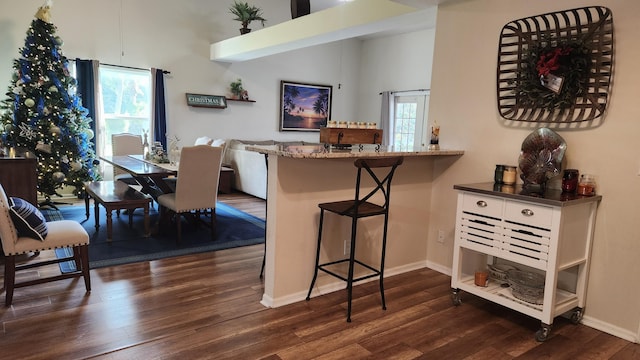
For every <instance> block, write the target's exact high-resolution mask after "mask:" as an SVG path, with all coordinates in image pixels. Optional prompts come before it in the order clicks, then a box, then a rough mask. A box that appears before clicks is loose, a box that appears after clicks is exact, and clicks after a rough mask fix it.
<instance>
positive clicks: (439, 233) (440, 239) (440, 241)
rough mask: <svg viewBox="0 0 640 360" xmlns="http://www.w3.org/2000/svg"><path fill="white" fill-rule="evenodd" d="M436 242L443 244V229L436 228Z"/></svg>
mask: <svg viewBox="0 0 640 360" xmlns="http://www.w3.org/2000/svg"><path fill="white" fill-rule="evenodd" d="M438 242H439V243H440V244H444V231H443V230H438Z"/></svg>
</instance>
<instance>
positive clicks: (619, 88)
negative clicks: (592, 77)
mask: <svg viewBox="0 0 640 360" xmlns="http://www.w3.org/2000/svg"><path fill="white" fill-rule="evenodd" d="M599 4H601V5H603V6H607V7H609V8H610V9H611V10H612V12H613V20H614V32H615V60H614V61H615V71H614V78H613V87H612V90H611V97H610V101H609V105H608V108H607V113H606V116H605V117H604V119H602V120H599V121H595V122H593V123H581V124H579V125H577V126H571V127H563V128H561V129H557V130H556V131H557V132H558V133H559V134H560V135H561V136H562V137H563V138H564V139H565V141H566V142H567V151H566V154H565V159H566V167H569V168H577V169H579V170H580V172H581V173H591V174H595V175H596V177H597V183H598V188H597V189H598V193H600V194H601V195H602V196H603V200H602V202H601V204H600V206H599V210H598V216H597V223H596V232H595V239H594V246H593V257H592V259H593V261H592V266H591V276H590V279H589V285H588V294H587V304H586V309H585V318H584V322H585V323H587V324H588V325H591V326H594V327H596V328H599V329H602V330H605V331H608V332H611V333H613V334H616V335H618V336H621V337H624V338H626V339H629V340H635V341H638V339H639V336H638V329H639V325H640V306H639V303H638V299H640V282H638V281H636V280H635V274H638V273H640V261H638V256H639V255H640V241H639V239H640V230H639V228H638V226H637V224H638V223H640V212H638V211H637V206H638V203H639V201H640V193H639V192H638V191H637V189H638V188H639V186H640V176H638V171H639V170H638V169H639V168H640V142H639V141H638V134H640V122H638V118H639V117H640V107H638V100H637V96H638V90H637V89H638V83H640V71H639V70H638V64H640V47H639V46H638V39H639V38H640V27H639V26H638V19H637V15H638V14H640V2H638V1H628V0H605V1H600V2H599ZM590 5H593V2H592V1H582V0H565V1H562V3H559V2H558V1H555V0H538V1H529V0H473V1H454V2H451V3H445V4H443V5H441V6H440V8H439V11H438V18H437V31H436V39H435V51H434V54H435V55H434V63H433V68H434V71H433V75H432V76H433V77H432V82H431V107H430V113H429V117H430V118H437V119H438V122H439V123H440V125H441V138H440V141H441V146H445V147H452V148H462V149H464V150H465V155H464V156H463V157H462V158H461V159H460V160H458V161H456V162H455V163H448V162H446V161H442V162H441V163H439V164H438V165H437V167H439V168H438V169H436V170H435V175H434V176H435V177H436V180H434V183H433V194H432V196H433V202H432V204H433V206H434V209H433V210H434V211H433V214H434V215H433V216H432V219H431V227H432V231H430V237H429V243H430V247H429V248H428V258H429V261H430V262H433V263H437V264H441V265H443V266H445V267H450V266H451V262H452V256H451V253H452V244H451V242H452V234H453V228H454V225H455V224H454V223H455V205H456V201H455V195H456V194H455V192H454V191H453V189H452V186H453V185H454V184H456V183H471V182H480V181H492V179H493V178H492V176H493V170H494V168H495V164H502V163H506V164H517V161H518V156H519V153H520V145H521V143H522V141H523V140H524V138H525V137H526V136H527V135H528V134H529V133H530V132H531V131H532V130H533V129H534V128H537V127H541V126H544V125H545V124H532V125H531V126H529V125H525V124H522V123H517V122H509V121H505V120H504V119H502V118H501V117H500V116H499V113H498V111H497V106H496V103H497V100H496V74H495V69H496V59H497V48H498V46H497V42H498V38H499V34H500V30H501V28H502V26H504V25H505V24H506V23H508V22H510V21H512V20H515V19H519V18H523V17H527V16H531V15H536V14H542V13H547V12H552V11H558V10H565V9H571V8H576V7H582V6H590ZM436 228H440V229H445V230H447V234H449V235H450V236H448V237H447V239H448V241H446V242H445V244H444V246H442V245H440V244H437V243H436V238H435V235H434V232H433V231H434V229H436ZM632 274H634V275H632Z"/></svg>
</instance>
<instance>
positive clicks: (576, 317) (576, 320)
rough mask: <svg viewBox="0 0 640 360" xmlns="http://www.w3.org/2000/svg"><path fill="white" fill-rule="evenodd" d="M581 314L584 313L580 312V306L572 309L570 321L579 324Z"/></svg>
mask: <svg viewBox="0 0 640 360" xmlns="http://www.w3.org/2000/svg"><path fill="white" fill-rule="evenodd" d="M582 315H584V314H583V313H582V309H581V308H577V309H575V310H573V313H571V323H572V324H574V325H578V324H580V321H582Z"/></svg>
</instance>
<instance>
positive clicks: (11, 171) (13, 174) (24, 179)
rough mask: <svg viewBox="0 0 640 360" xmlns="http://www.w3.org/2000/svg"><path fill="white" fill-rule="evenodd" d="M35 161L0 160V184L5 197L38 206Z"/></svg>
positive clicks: (25, 159) (21, 159)
mask: <svg viewBox="0 0 640 360" xmlns="http://www.w3.org/2000/svg"><path fill="white" fill-rule="evenodd" d="M37 176H38V175H37V171H36V159H33V158H29V159H28V158H21V157H18V158H7V157H4V158H0V184H2V187H3V188H4V191H5V192H6V193H7V196H15V197H19V198H22V199H24V200H27V201H28V202H30V203H32V204H33V205H35V206H38V178H37Z"/></svg>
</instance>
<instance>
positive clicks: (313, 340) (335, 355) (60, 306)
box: [0, 193, 640, 360]
mask: <svg viewBox="0 0 640 360" xmlns="http://www.w3.org/2000/svg"><path fill="white" fill-rule="evenodd" d="M220 201H223V202H225V203H228V204H230V205H232V206H234V207H236V208H238V209H241V210H244V211H246V212H249V213H252V214H254V215H256V216H259V217H264V215H265V208H264V202H263V201H262V200H259V199H255V198H253V197H250V196H246V195H243V194H237V193H236V194H230V195H221V197H220ZM263 250H264V247H263V245H255V246H249V247H244V248H236V249H230V250H223V251H217V252H212V253H204V254H198V255H189V256H184V257H176V258H170V259H163V260H157V261H152V262H146V263H138V264H130V265H123V266H117V267H112V268H101V269H95V270H91V276H92V278H91V279H92V285H93V289H92V291H91V293H90V294H87V293H85V290H84V285H83V284H82V281H81V280H65V281H61V282H57V283H49V284H43V285H40V286H35V287H29V288H22V289H17V290H16V293H15V296H14V303H13V306H12V307H10V308H5V307H0V321H1V324H2V327H1V328H0V358H1V359H85V358H94V359H183V360H187V359H296V360H297V359H640V345H639V344H633V343H630V342H628V341H625V340H622V339H619V338H617V337H614V336H611V335H608V334H606V333H603V332H600V331H597V330H594V329H592V328H589V327H586V326H584V325H573V324H571V323H570V322H569V321H568V320H565V319H563V318H558V319H556V321H555V323H554V328H553V331H552V333H551V335H550V338H549V339H548V340H547V341H546V342H544V343H538V342H536V341H535V340H534V332H535V331H536V330H537V329H538V327H539V322H538V321H537V320H534V319H532V318H529V317H527V316H524V315H521V314H519V313H516V312H513V311H510V310H508V309H506V308H503V307H501V306H498V305H495V304H492V303H490V302H487V301H484V300H482V299H479V298H476V297H473V296H471V295H468V294H463V295H462V301H463V303H462V305H460V306H458V307H455V306H453V305H452V302H451V298H450V277H449V276H446V275H442V274H440V273H438V272H435V271H433V270H429V269H422V270H416V271H412V272H409V273H405V274H401V275H397V276H392V277H389V278H388V279H387V280H386V281H385V285H386V292H385V293H386V296H387V307H388V309H387V310H386V311H383V310H381V309H380V298H379V293H378V288H377V282H370V283H365V284H361V285H358V286H356V287H355V288H354V302H353V315H352V320H353V322H352V323H347V322H346V321H345V312H346V309H345V308H346V293H345V292H344V291H338V292H334V293H331V294H327V295H323V296H319V297H315V298H312V299H311V301H308V302H307V301H301V302H298V303H295V304H292V305H288V306H283V307H280V308H276V309H268V308H265V307H263V306H262V305H261V304H260V303H259V302H260V299H261V297H262V292H263V283H262V281H261V280H260V279H259V276H258V275H259V272H260V266H261V263H262V256H263ZM309 251H313V250H311V249H310V250H309ZM41 256H43V257H46V256H52V255H51V254H45V253H43V254H41ZM46 271H48V272H57V271H58V268H57V266H52V267H50V268H47V270H46ZM38 275H39V274H38V273H37V272H35V271H34V272H32V273H28V274H24V275H22V276H25V277H30V276H31V277H33V276H38ZM3 300H4V299H0V301H2V302H4V301H3Z"/></svg>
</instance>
